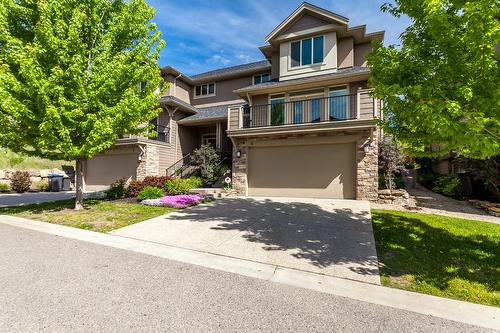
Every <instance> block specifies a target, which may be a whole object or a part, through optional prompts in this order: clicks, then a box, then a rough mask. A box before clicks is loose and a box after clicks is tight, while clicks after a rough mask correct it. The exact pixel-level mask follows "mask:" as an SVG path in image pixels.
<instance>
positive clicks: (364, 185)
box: [356, 130, 378, 201]
mask: <svg viewBox="0 0 500 333" xmlns="http://www.w3.org/2000/svg"><path fill="white" fill-rule="evenodd" d="M369 139H370V138H369V137H366V138H364V139H362V140H359V141H358V142H357V143H356V161H357V165H358V166H357V171H356V176H357V178H356V199H358V200H370V201H376V200H377V199H378V130H376V131H374V132H373V143H372V144H371V146H370V151H369V152H368V153H365V150H364V144H365V143H366V142H367V140H369Z"/></svg>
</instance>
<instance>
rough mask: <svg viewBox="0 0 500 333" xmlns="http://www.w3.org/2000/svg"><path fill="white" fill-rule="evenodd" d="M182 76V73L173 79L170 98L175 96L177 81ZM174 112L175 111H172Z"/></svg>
mask: <svg viewBox="0 0 500 333" xmlns="http://www.w3.org/2000/svg"><path fill="white" fill-rule="evenodd" d="M181 76H182V73H180V74H179V75H177V76H176V77H174V93H173V94H172V96H176V95H175V93H176V91H177V89H176V88H177V79H178V78H180V77H181ZM174 112H175V111H174Z"/></svg>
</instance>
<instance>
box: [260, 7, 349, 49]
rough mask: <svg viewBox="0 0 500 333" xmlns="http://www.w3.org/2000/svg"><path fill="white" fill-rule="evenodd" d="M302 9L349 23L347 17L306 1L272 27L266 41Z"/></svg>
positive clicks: (345, 23) (339, 21)
mask: <svg viewBox="0 0 500 333" xmlns="http://www.w3.org/2000/svg"><path fill="white" fill-rule="evenodd" d="M303 11H310V12H313V13H315V14H317V15H320V16H323V17H326V18H328V19H330V20H332V21H335V22H337V23H340V24H344V25H347V24H348V23H349V19H348V18H347V17H345V16H342V15H339V14H336V13H333V12H331V11H328V10H326V9H323V8H320V7H317V6H314V5H312V4H310V3H308V2H303V3H302V4H301V5H300V6H299V7H298V8H297V9H295V10H294V11H293V12H292V13H291V14H290V15H289V16H288V17H287V18H285V19H284V20H283V21H282V22H281V23H280V24H278V26H276V28H274V29H273V30H272V31H271V32H270V33H269V34H268V35H267V36H266V42H268V43H270V42H271V41H272V40H273V38H274V37H276V35H277V34H278V33H279V32H280V31H281V30H283V28H285V27H286V26H287V25H288V24H289V23H290V22H292V21H293V20H294V19H295V18H296V17H298V16H299V15H300V14H301V13H302V12H303Z"/></svg>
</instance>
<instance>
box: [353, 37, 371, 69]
mask: <svg viewBox="0 0 500 333" xmlns="http://www.w3.org/2000/svg"><path fill="white" fill-rule="evenodd" d="M371 50H372V45H371V44H370V43H364V44H356V45H354V66H363V67H366V55H367V54H368V53H369V52H371Z"/></svg>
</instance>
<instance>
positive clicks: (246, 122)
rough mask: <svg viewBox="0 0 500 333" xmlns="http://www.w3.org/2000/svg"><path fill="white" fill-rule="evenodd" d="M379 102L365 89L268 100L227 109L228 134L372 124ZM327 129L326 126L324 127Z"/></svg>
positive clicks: (377, 114) (377, 112)
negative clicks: (346, 93)
mask: <svg viewBox="0 0 500 333" xmlns="http://www.w3.org/2000/svg"><path fill="white" fill-rule="evenodd" d="M380 107H381V104H380V101H379V100H377V99H375V98H373V97H372V96H370V95H369V91H368V90H360V91H358V92H357V93H355V94H349V95H337V96H330V97H320V96H318V97H314V98H309V99H301V100H293V99H292V100H290V101H285V100H284V98H283V99H280V100H274V101H271V104H264V105H252V106H243V107H236V108H230V109H229V131H235V130H254V129H255V130H258V129H266V128H267V129H277V128H287V129H288V130H294V129H297V128H299V127H308V125H309V127H311V126H315V125H319V126H323V127H324V126H325V124H331V125H332V126H335V124H337V125H338V127H345V126H351V125H353V124H354V123H356V122H358V123H360V122H362V123H371V124H372V126H373V124H374V122H373V120H374V119H377V118H378V116H379V110H380ZM326 126H328V125H326Z"/></svg>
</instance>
